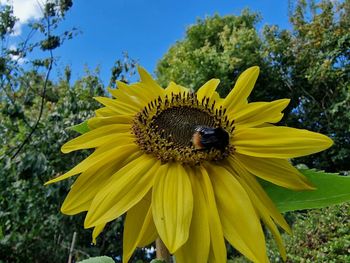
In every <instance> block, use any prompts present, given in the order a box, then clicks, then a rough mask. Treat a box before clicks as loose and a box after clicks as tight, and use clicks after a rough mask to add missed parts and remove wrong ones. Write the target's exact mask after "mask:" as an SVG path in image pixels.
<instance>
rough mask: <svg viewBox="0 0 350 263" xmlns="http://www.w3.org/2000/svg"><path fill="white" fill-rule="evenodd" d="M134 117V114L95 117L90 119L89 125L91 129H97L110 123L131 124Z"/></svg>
mask: <svg viewBox="0 0 350 263" xmlns="http://www.w3.org/2000/svg"><path fill="white" fill-rule="evenodd" d="M133 119H134V115H130V114H129V115H115V116H109V117H93V118H91V119H89V120H88V126H89V128H90V129H96V128H99V127H101V126H107V125H110V124H131V123H132V121H133Z"/></svg>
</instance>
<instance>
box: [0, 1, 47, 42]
mask: <svg viewBox="0 0 350 263" xmlns="http://www.w3.org/2000/svg"><path fill="white" fill-rule="evenodd" d="M40 3H41V1H40V0H0V4H2V5H4V4H10V5H12V6H13V14H14V16H15V17H17V18H18V21H17V23H16V25H15V27H14V35H20V34H21V27H22V25H24V24H26V23H28V22H29V21H31V20H37V19H39V18H40V17H42V10H41V8H40Z"/></svg>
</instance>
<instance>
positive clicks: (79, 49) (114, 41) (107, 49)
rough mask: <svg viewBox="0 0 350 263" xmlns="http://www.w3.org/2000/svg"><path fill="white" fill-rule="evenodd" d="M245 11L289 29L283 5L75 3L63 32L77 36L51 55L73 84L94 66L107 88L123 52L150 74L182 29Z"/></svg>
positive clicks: (161, 0) (135, 0) (210, 0)
mask: <svg viewBox="0 0 350 263" xmlns="http://www.w3.org/2000/svg"><path fill="white" fill-rule="evenodd" d="M17 1H24V0H17ZM26 1H28V0H26ZM246 7H248V8H250V9H251V10H252V11H257V12H260V13H261V15H262V17H263V21H262V22H261V23H260V24H259V25H258V27H259V28H261V27H262V26H263V25H265V24H277V25H279V26H280V27H282V28H287V27H289V25H288V16H287V14H288V1H287V0H284V1H278V0H270V1H267V0H260V1H238V0H177V1H175V0H105V1H100V2H97V1H86V0H85V1H83V0H75V1H73V7H72V9H71V10H70V11H69V13H68V14H67V16H66V21H65V22H64V24H63V25H62V26H63V27H64V28H69V27H72V26H75V27H77V28H79V30H80V31H81V32H82V33H81V34H79V35H78V36H76V37H75V38H74V39H73V40H70V41H67V42H66V43H65V44H64V45H63V46H62V47H61V48H59V49H58V50H55V56H58V57H60V60H59V62H58V64H57V65H56V70H60V71H61V72H62V71H63V68H64V66H65V65H67V64H68V65H70V66H71V67H72V70H73V71H72V77H73V80H74V79H77V78H79V77H81V76H83V75H84V68H85V66H86V65H87V66H88V67H89V68H90V69H93V68H95V67H97V66H99V67H100V77H101V79H102V80H103V82H104V83H105V84H107V83H108V81H109V78H110V69H111V67H112V66H113V63H114V61H115V60H116V59H118V58H121V57H122V53H123V52H124V51H126V52H128V54H129V56H130V57H131V58H133V59H137V60H138V61H139V63H140V64H141V65H142V66H143V67H145V68H146V69H147V70H148V71H150V72H153V71H154V69H155V67H156V64H157V61H158V60H159V59H160V58H161V57H162V56H163V55H164V54H165V53H166V52H167V50H168V49H169V47H170V46H171V45H172V44H174V43H175V42H176V41H177V40H181V39H183V38H184V36H185V31H186V28H187V27H188V26H190V25H191V24H194V23H195V22H196V19H197V18H204V17H206V16H211V15H213V14H215V13H218V14H220V15H228V14H235V15H238V14H240V12H241V11H242V9H244V8H246Z"/></svg>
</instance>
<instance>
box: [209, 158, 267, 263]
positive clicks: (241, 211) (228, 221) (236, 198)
mask: <svg viewBox="0 0 350 263" xmlns="http://www.w3.org/2000/svg"><path fill="white" fill-rule="evenodd" d="M207 169H208V171H209V173H210V179H211V182H212V184H213V189H214V192H215V197H216V202H217V207H218V211H219V215H220V219H221V223H222V227H223V232H224V235H225V238H226V239H227V240H228V241H229V242H230V244H231V245H232V246H234V247H235V248H236V249H237V250H238V251H239V252H241V253H242V254H243V255H245V256H246V257H247V258H249V259H250V260H252V261H254V262H265V259H266V245H265V237H264V233H263V231H262V228H261V224H260V221H259V218H258V216H257V214H256V212H255V210H254V207H253V205H252V203H251V201H250V199H249V196H248V194H247V193H246V191H245V190H244V189H243V187H242V185H241V184H240V183H239V182H238V181H237V179H235V176H234V175H233V174H232V173H230V172H229V171H227V170H226V169H224V168H222V167H221V166H218V165H213V164H209V165H208V168H207Z"/></svg>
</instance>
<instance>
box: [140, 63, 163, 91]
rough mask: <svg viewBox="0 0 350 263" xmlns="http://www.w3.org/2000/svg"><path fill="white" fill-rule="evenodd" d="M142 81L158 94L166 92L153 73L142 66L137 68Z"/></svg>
mask: <svg viewBox="0 0 350 263" xmlns="http://www.w3.org/2000/svg"><path fill="white" fill-rule="evenodd" d="M137 70H138V72H139V74H140V78H141V83H142V84H144V85H145V86H146V87H147V88H148V89H149V90H150V91H151V92H152V93H154V94H156V95H157V96H158V95H162V94H164V89H163V88H162V87H161V86H159V84H158V83H157V82H156V81H155V80H154V79H153V78H152V77H151V75H150V74H149V73H148V72H147V71H146V70H145V69H144V68H142V67H138V68H137Z"/></svg>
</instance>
